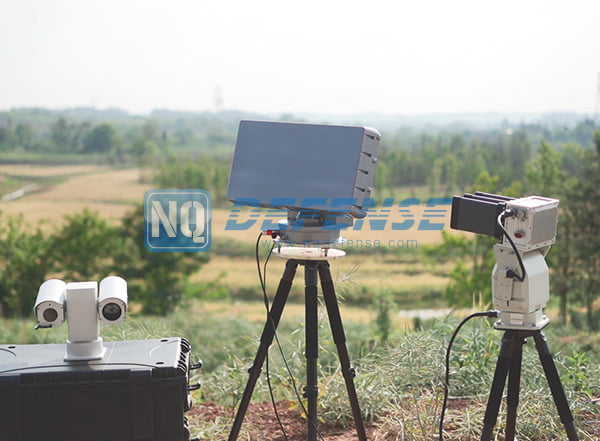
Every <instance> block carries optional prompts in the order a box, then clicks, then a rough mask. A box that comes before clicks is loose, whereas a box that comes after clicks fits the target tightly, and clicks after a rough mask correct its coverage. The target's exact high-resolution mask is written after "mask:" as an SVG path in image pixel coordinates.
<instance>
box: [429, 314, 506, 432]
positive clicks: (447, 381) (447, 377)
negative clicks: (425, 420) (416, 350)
mask: <svg viewBox="0 0 600 441" xmlns="http://www.w3.org/2000/svg"><path fill="white" fill-rule="evenodd" d="M475 317H492V318H495V317H498V311H494V310H489V311H483V312H475V313H473V314H471V315H469V316H467V317H465V318H464V319H463V320H462V321H461V322H460V324H459V325H458V326H457V327H456V329H455V330H454V332H453V333H452V337H451V338H450V342H449V343H448V348H447V349H446V374H445V377H444V402H443V403H442V411H441V415H440V425H439V441H443V440H444V416H445V414H446V407H447V405H448V391H449V389H450V387H449V386H450V351H451V350H452V344H453V343H454V340H455V339H456V336H457V335H458V332H459V331H460V328H462V327H463V325H464V324H465V323H467V322H468V321H469V320H471V319H472V318H475Z"/></svg>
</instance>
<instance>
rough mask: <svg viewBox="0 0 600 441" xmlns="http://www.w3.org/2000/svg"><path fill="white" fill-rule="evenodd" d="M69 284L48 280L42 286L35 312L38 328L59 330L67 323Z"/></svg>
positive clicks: (36, 300) (36, 301)
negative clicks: (66, 310)
mask: <svg viewBox="0 0 600 441" xmlns="http://www.w3.org/2000/svg"><path fill="white" fill-rule="evenodd" d="M66 291H67V284H66V283H65V282H63V281H62V280H58V279H50V280H46V281H45V282H44V283H42V285H41V286H40V289H39V291H38V295H37V298H36V299H35V306H34V311H35V315H36V317H37V321H38V324H37V326H36V327H37V328H57V327H59V326H60V325H62V324H63V323H64V321H65V294H66Z"/></svg>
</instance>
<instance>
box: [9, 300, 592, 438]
mask: <svg viewBox="0 0 600 441" xmlns="http://www.w3.org/2000/svg"><path fill="white" fill-rule="evenodd" d="M263 308H264V306H263V305H261V304H260V302H250V303H244V302H234V303H227V302H200V301H191V302H189V303H188V304H187V305H183V306H182V307H180V308H178V309H177V310H176V311H175V312H173V313H172V314H169V315H168V316H166V317H135V316H134V317H130V318H129V319H128V321H126V322H125V324H123V325H121V326H107V327H103V329H102V335H103V337H104V338H105V340H107V341H109V340H124V339H127V340H131V339H146V338H159V337H164V336H183V337H186V338H188V339H190V340H191V342H192V348H193V349H192V354H193V356H192V358H193V360H194V361H197V360H198V359H202V360H203V361H204V364H203V369H201V370H200V371H196V372H199V373H197V374H196V375H199V377H198V378H194V379H193V380H194V381H196V380H198V379H199V380H200V381H201V383H202V388H201V390H200V391H197V392H194V396H193V398H194V400H195V402H196V403H197V404H202V403H204V402H214V403H216V404H218V405H221V406H223V407H224V408H225V409H228V410H227V412H225V413H226V415H231V416H233V414H234V413H235V408H236V406H237V403H238V401H239V399H240V397H241V393H242V391H243V388H244V385H245V382H246V381H247V378H248V374H247V368H248V367H249V366H250V365H251V362H252V359H253V358H254V354H255V351H256V348H257V347H258V337H259V335H260V333H261V330H262V327H263V323H264V317H265V313H264V309H263ZM320 311H321V312H320V318H319V344H320V348H319V351H320V353H319V360H318V361H319V380H318V381H319V390H320V396H319V416H320V419H321V420H322V421H323V422H329V423H336V424H341V425H345V424H348V423H349V422H350V421H351V413H350V410H349V406H348V399H347V395H346V392H345V388H344V383H343V379H342V376H341V374H340V372H339V362H338V359H337V355H336V349H335V345H334V343H333V341H332V337H331V332H330V330H329V326H328V321H327V317H326V316H325V315H324V313H323V308H321V310H320ZM341 311H342V316H343V319H344V327H345V330H346V336H347V345H348V348H349V352H350V358H351V360H352V364H353V366H355V367H356V369H357V372H358V375H357V377H356V378H355V383H356V387H357V391H358V396H359V401H360V404H361V409H362V412H363V417H364V419H365V420H367V421H372V422H373V424H374V425H375V427H376V433H377V437H376V438H375V439H380V440H391V439H396V440H415V441H425V440H430V439H434V437H435V436H436V433H437V424H438V421H439V412H440V406H441V397H442V384H443V383H442V381H443V375H444V371H443V360H444V353H445V348H446V345H447V342H448V339H449V337H450V334H451V332H452V330H453V329H454V327H455V326H456V324H457V323H458V319H459V317H457V316H453V315H452V316H449V317H447V318H445V319H437V320H428V321H426V322H424V323H423V327H422V328H421V329H419V330H412V329H411V326H410V324H409V323H406V322H405V323H401V322H393V324H392V326H391V333H390V337H389V339H388V340H387V342H386V343H382V342H381V341H380V340H379V339H378V336H377V332H376V324H375V319H374V316H373V315H371V314H364V312H363V313H362V314H361V311H360V308H356V309H354V308H349V307H348V306H346V305H344V304H342V309H341ZM303 312H304V311H303V307H302V306H301V305H293V304H290V305H287V306H286V309H285V311H284V316H283V318H282V321H281V323H280V326H279V329H278V335H279V340H280V342H281V345H282V351H283V353H284V354H285V358H286V360H287V363H288V364H289V366H290V371H291V372H292V375H293V376H294V378H295V380H296V382H297V384H299V385H300V386H298V387H301V385H302V383H303V375H304V372H305V366H304V363H305V361H304V324H303V323H304V321H303ZM546 333H547V335H548V340H549V345H550V348H551V349H552V350H553V352H554V354H555V357H554V358H555V361H556V364H557V367H558V370H559V373H560V376H561V380H562V382H563V385H564V388H565V391H566V393H567V397H568V400H569V403H570V406H571V409H572V411H573V413H574V415H575V418H576V426H577V428H578V429H579V430H580V436H581V440H586V441H591V440H594V439H598V438H597V437H598V436H600V434H599V433H598V427H600V426H598V414H599V409H598V403H594V402H593V398H594V397H596V398H597V397H598V396H599V395H600V386H599V385H600V349H599V346H598V336H597V335H589V334H584V333H578V332H575V331H574V330H572V329H570V328H563V327H560V326H557V325H553V324H551V326H549V327H548V329H547V332H546ZM501 337H502V334H501V332H499V331H497V330H495V329H493V328H492V327H491V325H490V323H489V322H488V321H487V320H485V319H479V320H475V321H472V322H470V323H469V324H468V325H467V326H465V327H464V328H463V330H462V331H461V333H460V334H459V338H458V339H457V340H456V342H455V346H454V351H453V353H452V358H451V367H452V375H451V383H450V395H451V399H450V408H449V410H448V412H447V416H446V420H445V421H446V424H445V429H446V431H447V435H446V438H445V439H446V440H471V439H478V434H479V433H480V430H481V426H482V421H483V413H484V410H485V404H486V400H487V394H488V393H489V388H490V386H491V382H492V374H493V371H494V367H495V363H496V359H497V356H498V351H499V344H500V340H501ZM65 339H66V327H64V326H63V327H61V328H58V329H45V330H37V331H34V330H33V320H29V319H28V320H2V326H0V341H2V342H5V343H21V344H24V343H52V342H64V341H65ZM523 355H524V358H523V374H522V387H521V394H520V398H521V401H520V404H519V416H518V420H517V423H518V429H519V439H520V440H536V441H543V440H553V439H560V438H562V437H564V435H563V428H562V425H561V424H560V421H559V419H558V413H557V411H556V409H555V407H554V404H553V402H552V399H551V396H550V393H549V390H548V387H547V384H546V382H545V379H544V376H543V374H542V371H541V366H540V363H539V360H538V358H537V354H536V351H535V350H534V347H533V344H531V343H530V344H528V345H526V346H525V348H524V354H523ZM269 374H270V377H271V382H272V384H273V387H274V392H275V397H276V399H278V400H289V401H290V402H292V403H293V402H294V401H295V392H294V390H293V388H292V386H291V379H290V373H289V372H288V371H287V369H286V368H285V366H284V364H283V360H282V358H281V355H280V354H279V351H278V350H277V349H275V347H273V348H271V351H270V363H269ZM264 375H265V373H264V372H263V375H262V376H261V379H260V380H259V382H258V384H257V387H256V390H255V394H254V396H253V398H252V401H253V402H261V401H266V400H269V392H268V388H267V385H266V381H265V377H264ZM505 414H506V408H505V404H503V405H502V408H501V410H500V419H499V421H498V424H497V427H498V428H499V429H501V428H502V427H503V424H504V420H503V418H504V417H505ZM231 418H232V417H231ZM231 418H229V417H227V416H221V417H219V418H217V419H215V421H212V422H211V423H210V424H211V425H212V426H211V427H207V423H202V424H203V428H202V429H203V430H202V431H203V433H204V438H203V439H206V440H208V441H210V440H217V439H222V436H221V435H222V434H223V433H226V432H227V430H228V428H229V427H230V425H231V422H232V419H231ZM192 424H196V425H199V424H200V423H199V422H194V421H192ZM211 433H212V434H213V435H210V434H211ZM586 433H589V434H590V435H586Z"/></svg>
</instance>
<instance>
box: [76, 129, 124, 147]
mask: <svg viewBox="0 0 600 441" xmlns="http://www.w3.org/2000/svg"><path fill="white" fill-rule="evenodd" d="M118 142H119V139H118V136H117V132H116V130H115V128H114V127H113V126H112V125H111V124H107V123H103V124H99V125H97V126H95V127H94V128H92V130H90V132H89V133H87V134H86V135H85V138H84V139H83V151H84V153H109V152H110V151H112V150H113V149H114V148H116V146H117V143H118Z"/></svg>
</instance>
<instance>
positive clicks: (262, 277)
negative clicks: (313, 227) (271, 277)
mask: <svg viewBox="0 0 600 441" xmlns="http://www.w3.org/2000/svg"><path fill="white" fill-rule="evenodd" d="M262 236H263V233H262V232H260V233H259V235H258V238H257V239H256V249H255V256H256V267H257V270H258V280H259V281H260V287H261V290H262V293H263V300H264V302H265V308H266V309H267V317H268V321H269V322H270V323H271V326H273V331H274V333H275V338H276V339H277V330H276V329H275V324H274V323H273V322H272V320H271V314H270V309H271V308H270V305H269V299H268V297H267V280H266V279H267V263H268V262H269V259H270V258H271V254H273V247H274V246H273V245H271V249H270V250H269V254H268V255H267V258H266V260H265V263H264V270H263V272H261V268H260V258H259V253H258V249H259V244H260V239H261V237H262ZM277 344H278V345H279V340H278V339H277ZM265 370H266V372H265V374H266V378H267V387H268V388H269V396H270V398H271V404H272V405H273V411H274V412H275V419H276V420H277V424H278V425H279V429H280V430H281V433H282V434H283V438H284V439H285V441H289V440H288V436H287V432H286V431H285V428H284V427H283V423H282V422H281V417H280V416H279V411H278V410H277V405H276V404H275V395H274V394H273V386H272V385H271V374H270V371H269V352H268V351H267V355H266V357H265Z"/></svg>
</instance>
